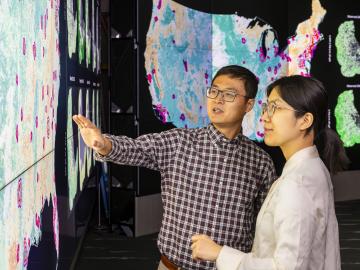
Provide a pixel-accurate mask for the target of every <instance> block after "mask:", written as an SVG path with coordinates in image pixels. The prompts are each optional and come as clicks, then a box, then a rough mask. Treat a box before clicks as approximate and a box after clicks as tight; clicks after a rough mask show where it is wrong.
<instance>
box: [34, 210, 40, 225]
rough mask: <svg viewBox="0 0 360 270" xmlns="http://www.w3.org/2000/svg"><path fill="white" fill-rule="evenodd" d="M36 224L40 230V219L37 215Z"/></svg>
mask: <svg viewBox="0 0 360 270" xmlns="http://www.w3.org/2000/svg"><path fill="white" fill-rule="evenodd" d="M35 224H36V227H38V228H40V217H39V215H38V214H37V213H36V214H35Z"/></svg>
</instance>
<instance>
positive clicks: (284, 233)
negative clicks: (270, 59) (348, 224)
mask: <svg viewBox="0 0 360 270" xmlns="http://www.w3.org/2000/svg"><path fill="white" fill-rule="evenodd" d="M267 94H268V103H267V104H263V115H262V121H263V123H264V130H265V138H264V140H265V143H266V144H267V145H269V146H280V148H281V150H282V152H283V154H284V156H285V158H286V164H285V167H284V169H283V172H282V175H281V176H280V178H279V179H278V180H277V181H275V182H274V184H273V185H272V187H271V189H270V191H269V193H268V195H267V197H266V199H265V201H264V203H263V205H262V207H261V210H260V212H259V214H258V217H257V222H256V230H255V239H254V244H253V247H252V251H251V252H250V253H243V252H241V251H239V250H237V249H235V247H227V246H221V243H219V244H220V245H219V244H217V243H215V242H214V241H213V240H212V239H211V238H210V237H208V236H206V235H194V236H193V237H192V241H193V244H192V246H191V248H192V251H193V258H194V259H200V260H210V261H216V265H217V268H218V269H220V270H223V269H224V270H232V269H234V270H235V269H236V270H240V269H241V270H242V269H244V270H245V269H246V270H252V269H254V270H255V269H266V270H269V269H284V270H285V269H286V270H295V269H303V270H312V269H314V270H315V269H316V270H320V269H324V270H333V269H336V270H338V269H340V251H339V235H338V224H337V220H336V216H335V208H334V196H333V187H332V183H331V178H330V174H329V171H330V173H331V174H334V173H335V172H336V171H339V170H340V169H342V168H344V167H345V166H346V165H347V163H348V159H347V157H346V155H345V151H344V148H343V147H342V143H341V142H340V140H339V137H338V136H337V134H336V133H335V132H334V131H332V130H331V129H329V128H327V120H326V119H327V93H326V91H325V89H324V87H323V85H322V83H321V82H319V81H318V80H316V79H314V78H308V77H302V76H297V75H296V76H290V77H284V78H281V79H279V80H277V81H275V82H274V83H272V84H271V85H269V86H268V89H267ZM215 241H216V239H215Z"/></svg>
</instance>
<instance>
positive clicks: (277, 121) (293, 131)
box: [261, 88, 304, 151]
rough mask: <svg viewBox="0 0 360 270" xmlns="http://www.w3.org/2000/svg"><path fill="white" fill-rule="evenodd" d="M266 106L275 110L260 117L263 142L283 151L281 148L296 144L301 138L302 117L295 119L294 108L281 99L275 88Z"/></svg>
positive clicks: (302, 133) (302, 132) (302, 134)
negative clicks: (263, 134)
mask: <svg viewBox="0 0 360 270" xmlns="http://www.w3.org/2000/svg"><path fill="white" fill-rule="evenodd" d="M267 104H268V106H269V107H270V108H271V107H272V109H274V108H275V110H273V111H272V115H269V113H268V111H266V110H265V112H264V114H263V115H262V117H261V119H262V122H263V124H264V133H265V137H264V141H265V143H266V144H267V145H269V146H280V147H281V148H282V150H283V151H284V149H283V148H287V147H289V146H291V145H292V144H296V143H297V142H298V141H299V140H301V138H303V136H304V131H303V129H302V117H300V118H296V117H295V110H294V108H292V107H291V106H290V105H289V104H288V103H286V102H285V101H284V100H283V99H282V98H281V96H280V95H279V92H278V90H277V88H275V89H273V90H272V92H271V94H270V96H269V98H268V103H267ZM269 110H270V111H271V109H269ZM270 114H271V113H270Z"/></svg>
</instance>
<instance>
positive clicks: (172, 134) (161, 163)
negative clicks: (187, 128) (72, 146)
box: [94, 129, 181, 171]
mask: <svg viewBox="0 0 360 270" xmlns="http://www.w3.org/2000/svg"><path fill="white" fill-rule="evenodd" d="M104 136H105V137H106V138H108V139H109V140H110V141H111V143H112V149H111V152H110V153H109V154H108V155H106V156H102V155H100V154H99V153H96V152H95V154H94V155H95V159H96V160H98V161H110V162H114V163H117V164H121V165H130V166H141V167H146V168H149V169H153V170H158V171H161V170H162V169H163V168H165V166H166V164H168V163H169V162H171V158H173V157H174V152H175V151H176V148H177V146H178V144H179V140H180V137H181V132H180V130H178V129H172V130H169V131H165V132H161V133H152V134H146V135H142V136H139V137H138V138H136V139H133V138H129V137H126V136H114V135H110V134H104Z"/></svg>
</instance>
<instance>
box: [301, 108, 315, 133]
mask: <svg viewBox="0 0 360 270" xmlns="http://www.w3.org/2000/svg"><path fill="white" fill-rule="evenodd" d="M313 123H314V116H313V114H312V113H309V112H307V113H305V114H304V115H303V116H302V117H301V124H300V130H306V129H308V128H309V127H311V126H312V124H313Z"/></svg>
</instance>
